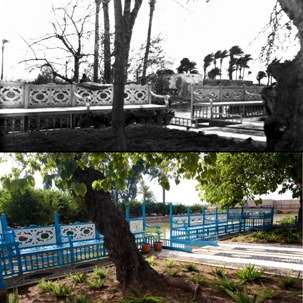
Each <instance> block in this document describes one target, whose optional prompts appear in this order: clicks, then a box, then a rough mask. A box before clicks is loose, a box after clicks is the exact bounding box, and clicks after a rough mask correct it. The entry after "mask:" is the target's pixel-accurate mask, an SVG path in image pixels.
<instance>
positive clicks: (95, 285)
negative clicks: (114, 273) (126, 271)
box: [87, 279, 104, 290]
mask: <svg viewBox="0 0 303 303" xmlns="http://www.w3.org/2000/svg"><path fill="white" fill-rule="evenodd" d="M87 285H88V286H89V288H91V289H95V290H99V289H101V288H102V287H103V285H104V280H103V279H92V280H88V281H87Z"/></svg>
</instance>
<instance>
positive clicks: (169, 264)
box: [165, 260, 175, 268]
mask: <svg viewBox="0 0 303 303" xmlns="http://www.w3.org/2000/svg"><path fill="white" fill-rule="evenodd" d="M174 264H175V261H174V260H165V265H166V267H168V268H172V267H173V266H174Z"/></svg>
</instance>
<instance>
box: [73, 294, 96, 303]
mask: <svg viewBox="0 0 303 303" xmlns="http://www.w3.org/2000/svg"><path fill="white" fill-rule="evenodd" d="M72 302H73V303H91V301H90V300H88V299H87V297H86V295H85V294H82V293H81V294H78V295H76V296H74V297H72Z"/></svg>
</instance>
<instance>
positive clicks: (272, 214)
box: [270, 207, 275, 227]
mask: <svg viewBox="0 0 303 303" xmlns="http://www.w3.org/2000/svg"><path fill="white" fill-rule="evenodd" d="M274 213H275V209H274V207H272V208H271V226H270V227H272V226H273V224H274Z"/></svg>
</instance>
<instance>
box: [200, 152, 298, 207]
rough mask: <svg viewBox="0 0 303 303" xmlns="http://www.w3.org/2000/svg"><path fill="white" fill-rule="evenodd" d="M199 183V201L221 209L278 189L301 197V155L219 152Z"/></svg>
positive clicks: (207, 165) (295, 196) (206, 167)
mask: <svg viewBox="0 0 303 303" xmlns="http://www.w3.org/2000/svg"><path fill="white" fill-rule="evenodd" d="M199 181H200V184H199V185H198V189H199V190H200V195H201V198H203V199H204V200H206V201H207V202H210V203H211V204H220V205H221V206H223V207H233V206H235V205H236V204H238V203H239V204H243V203H245V202H246V201H247V200H252V199H254V197H255V195H263V194H268V193H270V192H275V191H276V190H277V189H278V187H279V186H281V189H280V190H279V191H280V193H285V192H286V190H290V191H291V192H292V195H293V198H300V197H301V198H302V154H300V153H218V154H217V157H216V161H214V162H209V163H207V164H206V165H205V167H204V172H203V173H202V174H201V179H200V180H199ZM259 202H261V201H259Z"/></svg>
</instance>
